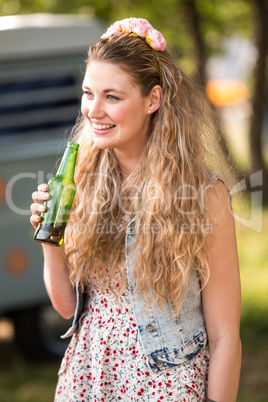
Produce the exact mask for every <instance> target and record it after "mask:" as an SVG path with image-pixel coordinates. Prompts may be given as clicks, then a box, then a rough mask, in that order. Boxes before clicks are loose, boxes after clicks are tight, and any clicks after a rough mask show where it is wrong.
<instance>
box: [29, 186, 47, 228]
mask: <svg viewBox="0 0 268 402" xmlns="http://www.w3.org/2000/svg"><path fill="white" fill-rule="evenodd" d="M37 190H38V191H34V192H33V193H32V199H33V201H34V202H33V203H32V204H31V207H30V209H31V212H32V216H31V218H30V222H31V224H32V225H33V227H34V228H37V226H38V224H39V222H40V219H41V218H40V214H41V213H42V212H44V211H45V210H46V206H45V205H43V203H44V201H46V200H47V199H48V198H49V193H48V192H47V190H48V185H47V184H40V185H39V186H38V188H37Z"/></svg>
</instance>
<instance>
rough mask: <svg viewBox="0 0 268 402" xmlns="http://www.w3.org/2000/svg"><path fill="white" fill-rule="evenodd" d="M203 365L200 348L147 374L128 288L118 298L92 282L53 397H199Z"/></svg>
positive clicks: (176, 401) (68, 400) (172, 401)
mask: <svg viewBox="0 0 268 402" xmlns="http://www.w3.org/2000/svg"><path fill="white" fill-rule="evenodd" d="M115 285H116V283H115ZM208 364H209V356H208V350H207V349H204V350H203V351H202V352H201V353H200V354H199V355H197V356H196V357H195V358H194V359H192V360H191V361H189V362H186V363H184V364H182V365H180V366H178V367H176V368H172V369H168V370H163V371H159V372H157V373H152V372H151V371H150V369H149V368H148V366H147V364H146V356H145V354H144V352H143V346H142V342H141V338H140V335H139V331H138V328H137V325H136V322H135V316H134V313H133V308H132V304H131V297H130V293H129V290H128V289H126V290H125V292H124V294H123V295H122V296H120V298H119V303H118V301H117V299H116V296H115V295H114V294H113V293H112V292H111V291H109V290H106V291H105V292H104V293H103V292H102V291H101V288H100V287H99V286H98V285H95V286H94V287H93V288H92V290H91V291H90V292H89V294H88V303H87V311H86V315H85V316H84V318H83V321H82V325H81V328H80V330H79V332H78V333H75V334H74V335H73V337H72V339H71V342H70V345H69V347H68V348H67V350H66V352H65V355H64V358H63V360H62V363H61V367H60V370H59V373H58V375H59V380H58V384H57V388H56V392H55V399H54V401H55V402H75V401H79V402H86V401H92V402H100V401H101V402H102V401H105V402H106V401H107V402H108V401H120V400H121V401H123V402H128V401H155V402H161V401H163V402H181V401H182V402H183V401H187V402H190V401H202V400H203V399H205V397H206V384H207V372H208Z"/></svg>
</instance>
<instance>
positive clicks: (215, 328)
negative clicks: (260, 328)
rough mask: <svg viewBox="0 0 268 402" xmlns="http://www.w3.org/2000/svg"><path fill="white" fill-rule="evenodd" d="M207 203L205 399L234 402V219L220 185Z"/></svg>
mask: <svg viewBox="0 0 268 402" xmlns="http://www.w3.org/2000/svg"><path fill="white" fill-rule="evenodd" d="M207 202H208V207H209V209H210V210H211V212H212V214H213V215H214V216H215V218H216V222H215V223H214V224H213V234H212V246H211V249H210V278H209V281H208V284H207V285H206V286H205V288H204V290H203V292H202V297H203V306H204V314H205V320H206V326H207V332H208V339H209V350H210V365H209V376H208V398H210V399H213V400H215V401H219V402H235V401H236V398H237V392H238V385H239V377H240V366H241V341H240V335H239V327H240V309H241V290H240V276H239V264H238V255H237V245H236V235H235V225H234V218H233V216H232V213H231V208H230V207H229V197H228V193H227V190H226V187H225V185H224V184H223V183H222V182H220V181H217V182H216V183H215V185H214V187H213V188H212V189H210V190H209V191H208V194H207Z"/></svg>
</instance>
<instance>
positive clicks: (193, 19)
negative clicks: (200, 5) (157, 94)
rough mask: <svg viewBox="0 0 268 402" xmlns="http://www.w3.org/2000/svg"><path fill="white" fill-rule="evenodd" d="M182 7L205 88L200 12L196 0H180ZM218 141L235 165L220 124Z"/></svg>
mask: <svg viewBox="0 0 268 402" xmlns="http://www.w3.org/2000/svg"><path fill="white" fill-rule="evenodd" d="M182 7H183V13H184V15H185V19H186V21H187V24H188V29H189V32H190V35H191V37H192V40H193V43H194V46H195V56H196V64H197V68H198V71H197V74H198V81H199V83H200V84H201V85H202V86H203V88H206V83H207V80H208V77H207V72H206V63H207V58H206V51H205V49H206V45H205V42H204V40H203V36H202V34H201V29H200V26H201V23H202V20H201V17H200V14H199V13H198V10H197V7H196V0H183V1H182ZM211 106H212V108H213V110H214V112H215V113H216V114H218V112H217V110H216V109H215V107H214V105H213V104H212V103H211ZM218 135H219V141H220V146H221V149H222V151H223V153H224V154H225V156H226V158H227V159H228V160H229V161H230V164H231V165H232V166H235V163H234V161H233V157H232V155H231V154H230V152H229V149H228V145H227V142H226V139H225V136H224V133H223V129H222V125H221V124H220V125H219V133H218Z"/></svg>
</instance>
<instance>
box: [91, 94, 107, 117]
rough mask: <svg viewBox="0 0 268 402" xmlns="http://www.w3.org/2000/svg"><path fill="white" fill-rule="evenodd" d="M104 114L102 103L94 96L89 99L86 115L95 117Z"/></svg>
mask: <svg viewBox="0 0 268 402" xmlns="http://www.w3.org/2000/svg"><path fill="white" fill-rule="evenodd" d="M104 114H105V111H104V109H103V106H102V103H101V102H100V101H99V100H97V99H96V98H95V99H93V100H92V101H90V104H89V108H88V113H87V115H88V117H89V118H90V119H96V118H99V117H102V116H103V115H104Z"/></svg>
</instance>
